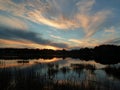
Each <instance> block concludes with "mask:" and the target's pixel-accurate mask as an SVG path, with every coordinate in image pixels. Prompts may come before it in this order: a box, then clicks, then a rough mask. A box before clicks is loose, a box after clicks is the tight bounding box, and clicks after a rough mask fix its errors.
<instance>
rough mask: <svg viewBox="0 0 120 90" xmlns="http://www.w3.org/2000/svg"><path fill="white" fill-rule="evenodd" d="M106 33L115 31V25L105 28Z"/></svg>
mask: <svg viewBox="0 0 120 90" xmlns="http://www.w3.org/2000/svg"><path fill="white" fill-rule="evenodd" d="M104 31H105V32H106V33H114V32H115V27H110V28H109V29H107V28H106V29H105V30H104Z"/></svg>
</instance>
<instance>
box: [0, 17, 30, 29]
mask: <svg viewBox="0 0 120 90" xmlns="http://www.w3.org/2000/svg"><path fill="white" fill-rule="evenodd" d="M0 26H6V27H10V28H16V29H21V30H27V29H28V26H27V24H26V23H25V22H24V21H23V20H20V19H18V18H16V17H13V16H3V15H0Z"/></svg>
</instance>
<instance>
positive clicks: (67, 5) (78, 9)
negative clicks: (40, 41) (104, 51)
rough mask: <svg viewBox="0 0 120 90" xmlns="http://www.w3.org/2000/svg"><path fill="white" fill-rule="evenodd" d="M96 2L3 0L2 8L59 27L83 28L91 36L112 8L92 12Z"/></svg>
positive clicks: (76, 0)
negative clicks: (19, 0) (20, 0)
mask: <svg viewBox="0 0 120 90" xmlns="http://www.w3.org/2000/svg"><path fill="white" fill-rule="evenodd" d="M94 4H95V0H35V1H33V0H24V1H23V0H22V2H17V1H16V0H2V1H0V9H1V10H5V11H8V12H12V13H14V14H15V15H17V16H20V17H23V18H26V19H28V20H30V21H33V22H35V23H40V24H44V25H47V26H50V27H54V28H57V29H62V30H71V29H72V30H73V29H77V28H81V29H82V30H83V31H84V32H85V34H86V37H90V36H92V35H93V34H94V33H95V32H97V31H98V30H99V29H100V28H101V26H102V24H104V22H105V21H106V19H107V17H108V15H110V14H111V11H110V10H100V11H97V12H94V13H91V10H92V7H93V5H94ZM9 6H11V7H10V8H8V7H9ZM18 10H19V11H18Z"/></svg>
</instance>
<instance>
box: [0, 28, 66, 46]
mask: <svg viewBox="0 0 120 90" xmlns="http://www.w3.org/2000/svg"><path fill="white" fill-rule="evenodd" d="M41 36H42V35H41V34H40V35H39V34H37V33H34V32H31V31H25V30H24V31H23V30H19V29H14V30H13V29H10V28H9V29H8V28H4V27H1V29H0V39H6V40H15V41H17V40H18V41H19V40H25V41H31V42H33V43H36V44H41V45H49V46H53V47H57V48H68V45H67V44H64V43H55V42H52V41H50V40H46V39H43V38H42V37H41Z"/></svg>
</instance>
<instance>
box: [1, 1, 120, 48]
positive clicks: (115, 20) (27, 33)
mask: <svg viewBox="0 0 120 90" xmlns="http://www.w3.org/2000/svg"><path fill="white" fill-rule="evenodd" d="M102 44H114V45H120V0H0V48H5V47H7V48H8V47H9V48H40V49H44V48H46V49H63V48H64V49H78V48H84V47H89V48H92V47H95V46H99V45H102Z"/></svg>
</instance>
